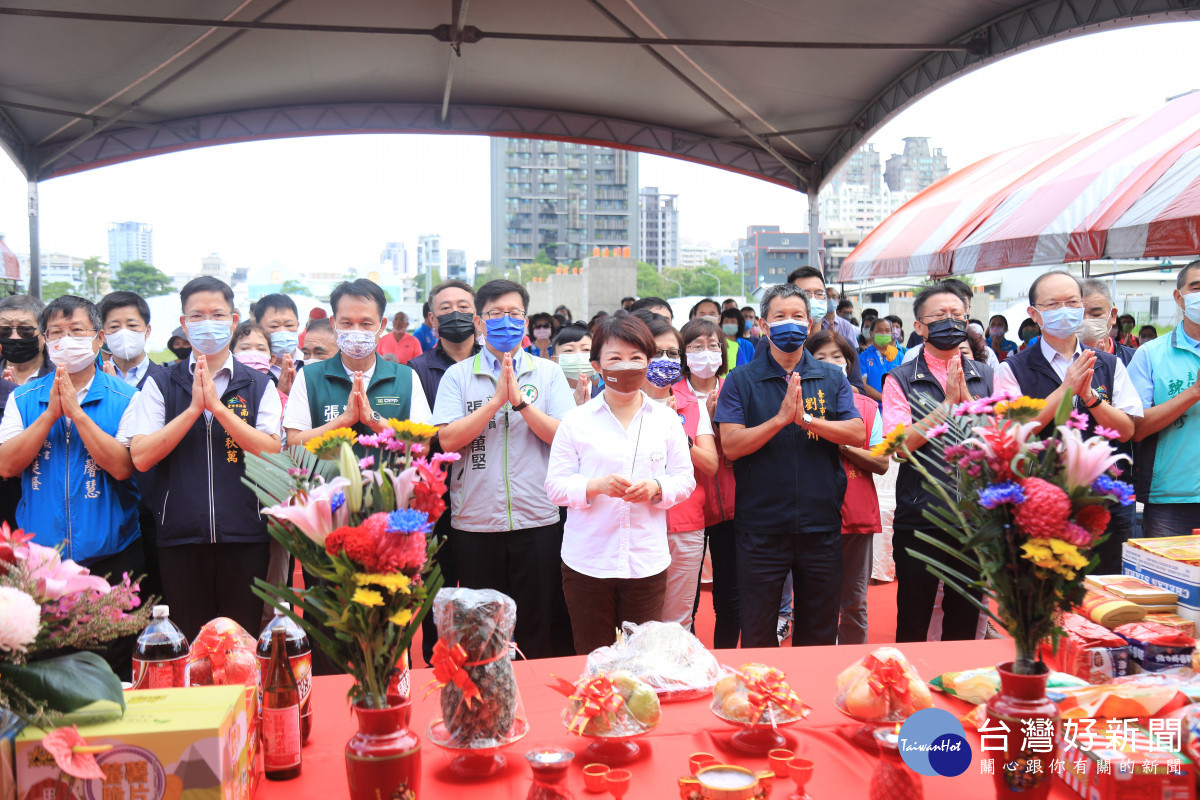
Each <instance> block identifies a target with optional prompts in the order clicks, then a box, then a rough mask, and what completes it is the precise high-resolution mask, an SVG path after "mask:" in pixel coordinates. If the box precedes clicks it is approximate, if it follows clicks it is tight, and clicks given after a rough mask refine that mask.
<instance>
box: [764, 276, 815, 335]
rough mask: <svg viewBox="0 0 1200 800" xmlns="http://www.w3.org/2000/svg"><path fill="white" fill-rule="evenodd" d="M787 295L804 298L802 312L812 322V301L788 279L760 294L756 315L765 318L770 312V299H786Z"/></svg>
mask: <svg viewBox="0 0 1200 800" xmlns="http://www.w3.org/2000/svg"><path fill="white" fill-rule="evenodd" d="M789 297H800V298H801V299H803V300H804V314H805V316H807V317H808V321H809V323H810V324H811V323H812V303H810V302H809V301H808V295H806V294H805V293H804V291H803V290H802V289H801V288H800V287H799V286H797V285H796V284H794V283H792V282H791V281H790V280H789V281H788V282H787V283H777V284H775V285H774V286H772V287H771V288H770V289H767V291H766V293H764V294H763V296H762V301H761V302H760V303H759V309H758V315H759V316H760V317H762V318H763V319H766V318H767V314H769V313H770V312H771V301H772V300H775V299H780V300H786V299H787V298H789Z"/></svg>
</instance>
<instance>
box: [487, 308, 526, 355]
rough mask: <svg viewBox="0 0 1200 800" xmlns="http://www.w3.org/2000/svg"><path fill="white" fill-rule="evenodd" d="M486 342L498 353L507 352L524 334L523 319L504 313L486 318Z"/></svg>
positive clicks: (515, 345)
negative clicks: (493, 317)
mask: <svg viewBox="0 0 1200 800" xmlns="http://www.w3.org/2000/svg"><path fill="white" fill-rule="evenodd" d="M484 325H486V326H487V343H488V344H489V345H491V347H492V349H493V350H495V351H496V352H498V353H507V352H509V351H510V350H513V349H515V348H516V347H517V345H519V344H520V343H521V339H522V338H523V337H524V336H525V322H524V320H519V319H513V318H512V317H510V316H508V315H507V314H505V315H504V316H502V317H499V318H497V319H486V320H484Z"/></svg>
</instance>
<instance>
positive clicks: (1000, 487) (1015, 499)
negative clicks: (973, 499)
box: [979, 481, 1025, 508]
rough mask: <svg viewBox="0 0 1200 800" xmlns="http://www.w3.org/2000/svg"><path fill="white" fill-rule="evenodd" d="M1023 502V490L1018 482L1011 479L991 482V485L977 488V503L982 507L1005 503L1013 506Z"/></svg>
mask: <svg viewBox="0 0 1200 800" xmlns="http://www.w3.org/2000/svg"><path fill="white" fill-rule="evenodd" d="M1024 502H1025V492H1024V491H1023V490H1022V489H1021V485H1020V484H1019V483H1015V482H1013V481H1002V482H1000V483H993V484H992V485H991V486H988V487H986V488H984V489H980V490H979V505H981V506H983V507H984V508H995V507H996V506H1002V505H1004V504H1006V503H1008V504H1011V505H1014V506H1015V505H1018V504H1019V503H1024Z"/></svg>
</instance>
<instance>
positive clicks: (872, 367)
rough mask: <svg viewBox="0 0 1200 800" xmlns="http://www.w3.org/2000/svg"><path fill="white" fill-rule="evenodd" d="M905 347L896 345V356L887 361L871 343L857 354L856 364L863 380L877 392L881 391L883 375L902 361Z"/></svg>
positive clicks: (905, 350)
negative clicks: (860, 370)
mask: <svg viewBox="0 0 1200 800" xmlns="http://www.w3.org/2000/svg"><path fill="white" fill-rule="evenodd" d="M906 352H907V349H906V348H903V347H897V348H896V357H895V358H893V359H892V360H891V361H888V360H887V359H885V358H884V357H883V353H881V352H879V348H878V347H876V346H875V345H871V346H870V347H868V348H867V349H866V350H864V351H862V353H860V354H859V356H858V365H859V367H860V368H861V369H862V374H863V380H864V381H866V383H867V385H868V386H870V387H871V388H872V389H874V390H875V391H877V392H879V393H881V394H882V393H883V376H884V375H887V374H888V373H889V372H891V371H892V370H893V369H895V368H896V367H898V366H900V365H901V364H902V363H904V354H905V353H906Z"/></svg>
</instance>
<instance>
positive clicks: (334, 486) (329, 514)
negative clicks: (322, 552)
mask: <svg viewBox="0 0 1200 800" xmlns="http://www.w3.org/2000/svg"><path fill="white" fill-rule="evenodd" d="M349 483H350V481H348V480H347V479H345V478H343V477H340V476H339V477H336V478H334V479H333V480H331V481H329V482H328V483H322V484H319V485H318V486H316V487H314V488H312V489H310V490H309V491H308V493H307V494H300V495H297V496H295V497H293V498H292V499H291V500H290V501H289V502H288V503H287V504H286V505H280V506H271V507H270V508H264V509H263V513H264V514H270V515H271V516H272V517H275V518H276V519H282V520H285V521H286V522H290V523H291V524H292V525H295V526H296V527H297V528H298V529H299V530H300V532H301V533H303V534H304V535H305V536H307V537H308V538H309V539H312V540H313V541H314V542H316V543H317V544H319V545H321V546H322V547H323V546H324V545H325V537H327V536H329V533H330V531H332V530H334V529H336V528H340V527H341V526H343V525H345V524H346V520H347V517H348V515H347V512H346V500H345V495H344V494H343V489H344V488H345V487H346V486H347V485H348V484H349Z"/></svg>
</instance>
